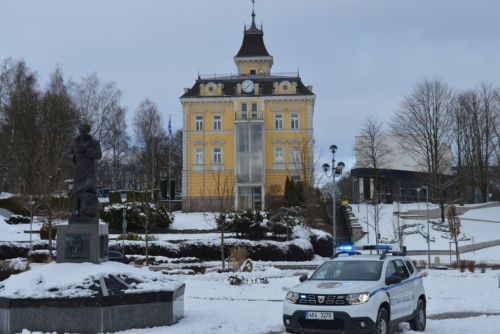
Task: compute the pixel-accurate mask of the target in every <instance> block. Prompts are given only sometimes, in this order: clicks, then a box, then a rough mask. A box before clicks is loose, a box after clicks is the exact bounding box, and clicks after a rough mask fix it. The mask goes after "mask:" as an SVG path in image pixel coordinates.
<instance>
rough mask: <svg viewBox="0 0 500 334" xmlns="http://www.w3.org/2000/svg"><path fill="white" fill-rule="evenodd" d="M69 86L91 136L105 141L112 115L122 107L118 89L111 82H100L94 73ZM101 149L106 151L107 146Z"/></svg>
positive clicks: (109, 129)
mask: <svg viewBox="0 0 500 334" xmlns="http://www.w3.org/2000/svg"><path fill="white" fill-rule="evenodd" d="M70 87H71V94H72V97H73V101H74V103H75V105H76V108H77V110H78V112H79V113H80V115H81V118H82V119H83V120H85V121H87V122H89V123H90V125H91V127H92V136H93V137H95V138H96V139H98V140H99V141H100V142H101V143H103V144H105V143H107V140H106V139H107V137H108V136H109V134H110V131H111V125H112V118H113V115H114V114H115V113H116V111H117V110H120V109H122V107H121V106H120V98H121V92H120V90H118V89H117V88H116V85H115V83H113V82H107V83H103V82H101V80H100V79H99V77H98V76H97V74H96V73H92V74H91V75H89V76H86V77H83V78H82V79H81V80H80V81H79V82H71V83H70ZM102 149H103V152H106V151H107V150H109V147H106V146H103V148H102Z"/></svg>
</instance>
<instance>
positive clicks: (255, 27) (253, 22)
mask: <svg viewBox="0 0 500 334" xmlns="http://www.w3.org/2000/svg"><path fill="white" fill-rule="evenodd" d="M251 1H252V26H251V27H250V29H257V26H256V25H255V0H251Z"/></svg>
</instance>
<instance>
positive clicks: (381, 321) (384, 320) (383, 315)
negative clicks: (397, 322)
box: [374, 307, 389, 334]
mask: <svg viewBox="0 0 500 334" xmlns="http://www.w3.org/2000/svg"><path fill="white" fill-rule="evenodd" d="M388 333H389V314H388V313H387V311H386V309H385V308H382V307H381V308H380V309H379V310H378V315H377V323H376V324H375V332H374V334H388Z"/></svg>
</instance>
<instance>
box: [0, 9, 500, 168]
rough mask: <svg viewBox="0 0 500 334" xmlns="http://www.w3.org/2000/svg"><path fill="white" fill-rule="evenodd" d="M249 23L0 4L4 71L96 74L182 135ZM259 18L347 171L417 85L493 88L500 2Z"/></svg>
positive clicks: (499, 69)
mask: <svg viewBox="0 0 500 334" xmlns="http://www.w3.org/2000/svg"><path fill="white" fill-rule="evenodd" d="M250 14H251V3H250V0H213V1H208V0H175V1H174V0H140V1H139V0H136V1H132V0H83V1H80V0H78V1H77V0H71V1H68V0H57V1H56V0H51V1H49V0H46V1H40V0H32V1H23V0H11V1H8V0H0V59H4V58H6V57H8V56H11V57H13V58H22V59H24V60H25V61H26V62H27V64H28V65H29V66H30V67H31V68H32V69H34V70H36V71H37V72H38V74H39V77H40V81H41V82H42V83H43V84H45V83H46V82H47V78H48V75H49V73H51V72H52V71H53V70H54V69H55V67H56V66H57V65H59V66H60V67H61V68H62V70H63V72H64V74H65V76H66V78H73V79H79V78H80V77H82V76H84V75H88V74H90V73H92V72H94V71H95V72H97V74H98V75H99V77H100V78H101V79H102V80H104V81H114V82H116V84H117V86H118V87H119V89H120V90H121V91H122V92H123V99H122V103H123V104H124V105H125V106H126V107H127V111H128V119H129V120H131V119H132V118H133V113H134V111H135V109H136V108H137V106H138V105H139V103H140V102H141V101H142V100H143V99H144V98H146V97H148V98H150V99H151V100H153V101H154V102H155V103H157V104H158V106H159V108H160V111H161V112H162V114H163V117H164V119H165V122H166V121H167V119H168V115H169V114H172V120H173V126H174V127H175V128H180V127H181V126H182V124H181V119H182V118H181V112H182V111H181V110H182V109H181V105H180V102H179V96H180V95H182V93H183V88H184V87H188V86H189V87H190V86H192V84H193V83H194V80H195V79H196V75H197V71H198V70H199V71H200V73H201V74H208V73H234V72H236V67H235V65H234V62H233V56H234V55H235V54H236V53H237V51H238V49H239V47H240V45H241V41H242V37H243V23H244V22H246V23H249V22H250ZM256 14H257V21H258V22H259V23H260V22H261V21H262V23H263V24H264V39H265V43H266V46H267V49H268V51H269V52H270V53H271V54H272V55H273V56H274V67H273V71H274V72H290V71H296V70H297V69H298V68H300V75H301V77H302V80H303V81H304V83H305V84H306V85H313V86H314V92H315V93H316V95H317V97H316V108H315V118H314V124H315V137H316V139H317V150H318V152H319V153H321V154H322V155H323V156H324V158H325V159H330V156H329V155H328V147H329V146H330V144H337V145H338V146H339V150H338V159H337V160H344V161H345V162H346V164H347V168H350V167H351V165H352V163H353V162H354V159H353V156H354V154H353V145H354V136H355V135H357V134H359V128H360V126H361V125H362V123H363V122H364V120H366V119H367V118H368V117H370V116H372V115H373V116H376V117H377V118H378V119H379V120H381V121H387V120H389V119H390V117H391V115H393V113H394V111H395V110H397V108H398V105H399V103H400V101H401V99H402V97H403V96H404V95H405V94H407V93H409V92H410V91H411V89H412V87H413V86H414V85H415V83H416V82H418V81H420V80H422V79H424V78H440V79H442V80H444V81H446V82H447V83H448V84H449V85H450V86H452V87H455V88H457V89H465V88H469V87H475V86H476V85H477V84H478V83H480V82H487V83H493V84H495V85H500V19H499V15H500V1H499V0H301V1H299V0H256ZM129 124H130V122H129Z"/></svg>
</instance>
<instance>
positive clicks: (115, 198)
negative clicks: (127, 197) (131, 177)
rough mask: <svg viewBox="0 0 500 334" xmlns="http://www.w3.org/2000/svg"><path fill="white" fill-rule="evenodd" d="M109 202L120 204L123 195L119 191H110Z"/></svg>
mask: <svg viewBox="0 0 500 334" xmlns="http://www.w3.org/2000/svg"><path fill="white" fill-rule="evenodd" d="M108 199H109V204H120V203H121V202H122V196H121V194H120V192H119V191H110V192H109V193H108Z"/></svg>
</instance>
